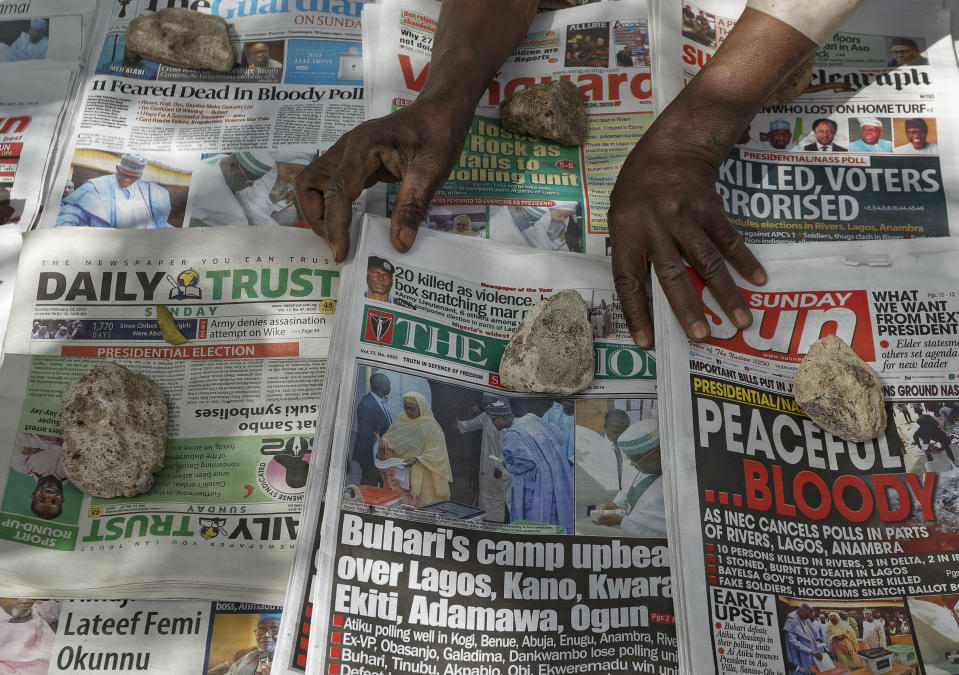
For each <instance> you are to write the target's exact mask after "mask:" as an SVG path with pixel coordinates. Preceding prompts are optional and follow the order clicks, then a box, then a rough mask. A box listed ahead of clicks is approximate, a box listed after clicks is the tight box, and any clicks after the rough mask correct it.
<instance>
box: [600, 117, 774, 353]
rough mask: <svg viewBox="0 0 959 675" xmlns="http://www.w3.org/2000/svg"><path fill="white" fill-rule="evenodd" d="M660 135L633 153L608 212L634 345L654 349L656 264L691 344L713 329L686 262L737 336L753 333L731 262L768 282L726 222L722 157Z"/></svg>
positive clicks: (615, 267) (616, 276) (755, 280)
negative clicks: (718, 175) (719, 181)
mask: <svg viewBox="0 0 959 675" xmlns="http://www.w3.org/2000/svg"><path fill="white" fill-rule="evenodd" d="M660 128H661V129H663V130H662V131H660V132H658V133H657V131H656V128H655V127H654V128H653V129H650V131H649V132H647V134H646V135H645V136H644V137H643V138H642V139H641V140H640V141H639V142H638V143H637V144H636V147H634V148H633V150H632V151H631V152H630V154H629V157H627V159H626V162H625V163H624V164H623V168H622V169H621V170H620V173H619V178H618V179H617V180H616V186H615V187H614V188H613V192H612V195H611V197H610V209H609V233H610V237H611V238H612V244H613V261H612V262H613V277H614V280H615V282H616V292H617V294H618V295H619V300H620V303H621V304H622V307H623V313H624V315H625V317H626V322H627V323H628V324H629V330H630V334H631V335H632V337H633V341H634V342H635V343H636V344H637V345H638V346H639V347H643V348H648V347H651V346H652V344H653V325H652V320H651V317H650V313H649V297H648V295H647V293H646V274H647V270H646V265H647V262H649V261H652V263H653V268H654V269H655V271H656V275H657V277H658V278H659V282H660V284H661V285H662V288H663V292H664V293H665V294H666V298H667V299H668V300H669V304H670V306H671V307H672V309H673V312H674V313H675V314H676V316H677V318H678V319H679V322H680V323H681V324H682V326H683V329H684V330H685V331H686V334H687V335H688V336H689V337H690V338H691V339H693V340H705V339H706V338H707V337H709V324H708V323H707V321H706V316H705V314H704V313H703V309H702V305H701V303H700V298H699V294H698V293H697V291H696V288H695V286H694V285H693V283H692V280H691V279H690V278H689V273H688V272H687V270H686V266H685V265H684V264H683V258H685V259H686V260H687V261H688V263H689V265H690V266H691V267H692V268H693V269H694V270H695V271H696V272H697V273H698V274H699V276H700V277H701V278H702V279H703V281H704V282H705V283H706V285H707V286H708V287H709V290H710V291H711V292H712V294H713V295H714V296H715V298H716V300H717V301H718V302H719V304H720V306H721V307H722V309H723V311H724V312H725V313H726V314H727V315H729V317H730V318H731V319H732V320H733V323H735V324H736V326H738V327H739V328H746V327H748V326H749V324H750V323H751V322H752V314H751V313H750V312H749V309H748V308H747V306H746V301H745V300H744V299H743V296H742V294H741V293H740V292H739V289H738V288H737V287H736V284H735V283H734V282H733V279H732V277H731V276H730V274H729V271H728V270H727V268H726V260H728V261H729V262H730V263H731V264H732V265H733V267H734V268H736V270H737V271H738V272H739V273H740V274H741V275H742V276H743V277H744V278H745V279H748V280H749V281H751V282H753V283H755V284H763V283H765V281H766V273H765V271H764V270H763V268H762V266H761V265H760V264H759V261H758V260H756V258H755V257H754V256H753V254H752V253H751V252H750V251H749V249H748V248H747V247H746V245H745V243H744V242H743V239H742V237H741V236H740V235H739V234H738V233H737V232H736V230H734V229H733V227H732V225H730V224H729V221H727V220H726V216H725V214H724V213H723V209H722V202H721V200H720V198H719V196H718V195H717V194H716V190H715V172H716V169H717V167H718V165H719V161H720V159H721V157H717V156H716V155H715V153H712V152H710V151H708V150H706V149H697V148H694V147H690V146H680V145H677V143H676V139H677V138H681V136H680V135H679V134H677V133H675V132H674V131H672V132H671V131H670V130H669V128H668V126H666V127H665V128H664V127H660Z"/></svg>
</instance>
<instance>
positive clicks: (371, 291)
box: [363, 255, 395, 302]
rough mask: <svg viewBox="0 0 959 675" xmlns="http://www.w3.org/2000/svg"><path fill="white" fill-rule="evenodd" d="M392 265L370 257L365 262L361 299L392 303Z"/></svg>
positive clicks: (377, 257)
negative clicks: (364, 284) (364, 287)
mask: <svg viewBox="0 0 959 675" xmlns="http://www.w3.org/2000/svg"><path fill="white" fill-rule="evenodd" d="M394 269H395V268H394V267H393V263H391V262H390V261H389V260H387V259H386V258H381V257H379V256H376V255H371V256H370V257H369V258H368V259H367V261H366V290H365V291H363V297H364V298H369V299H370V300H379V301H380V302H393V295H392V294H391V291H392V290H393V271H394Z"/></svg>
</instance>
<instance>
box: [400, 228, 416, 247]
mask: <svg viewBox="0 0 959 675" xmlns="http://www.w3.org/2000/svg"><path fill="white" fill-rule="evenodd" d="M396 238H397V239H399V240H400V242H401V243H402V244H403V245H404V246H405V247H406V248H409V247H410V246H412V245H413V241H414V240H415V239H416V232H414V231H413V228H411V227H404V228H403V229H401V230H400V231H399V233H398V234H397V235H396Z"/></svg>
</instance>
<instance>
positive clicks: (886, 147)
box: [849, 117, 892, 152]
mask: <svg viewBox="0 0 959 675" xmlns="http://www.w3.org/2000/svg"><path fill="white" fill-rule="evenodd" d="M858 123H859V129H858V133H853V131H852V130H850V133H849V137H850V138H852V137H853V136H859V138H858V139H856V140H855V141H853V142H852V143H850V144H849V152H892V141H889V140H886V139H885V138H883V137H882V136H883V134H885V133H887V132H886V130H885V127H884V126H883V122H882V120H881V119H879V118H878V117H860V118H859V119H858ZM852 124H853V123H852V122H851V121H850V126H851V125H852Z"/></svg>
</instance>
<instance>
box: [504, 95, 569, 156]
mask: <svg viewBox="0 0 959 675" xmlns="http://www.w3.org/2000/svg"><path fill="white" fill-rule="evenodd" d="M499 116H500V124H501V125H502V126H503V128H504V129H506V130H508V131H515V132H516V133H519V134H529V135H531V136H541V137H543V138H550V139H552V140H554V141H559V142H560V143H562V144H563V145H582V143H583V141H584V140H585V139H586V108H585V106H584V105H583V96H582V94H580V93H579V89H577V88H576V85H575V84H573V83H572V82H570V81H569V80H552V81H550V82H544V83H543V84H534V85H533V86H532V87H529V88H528V89H521V90H520V91H518V92H516V93H515V94H513V95H512V96H510V97H509V98H508V99H506V100H505V101H503V103H502V104H500V107H499Z"/></svg>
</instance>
